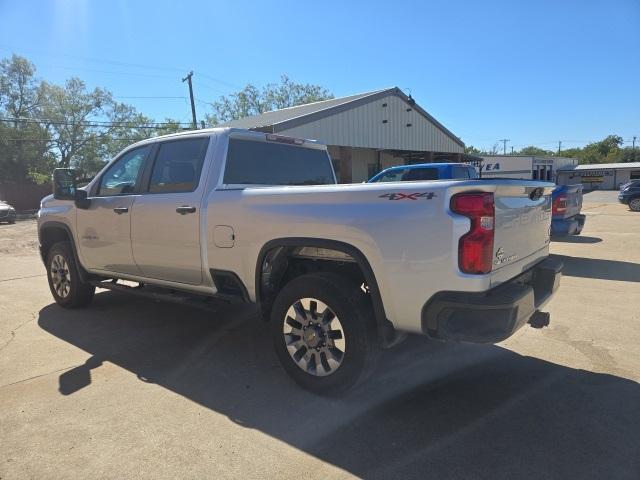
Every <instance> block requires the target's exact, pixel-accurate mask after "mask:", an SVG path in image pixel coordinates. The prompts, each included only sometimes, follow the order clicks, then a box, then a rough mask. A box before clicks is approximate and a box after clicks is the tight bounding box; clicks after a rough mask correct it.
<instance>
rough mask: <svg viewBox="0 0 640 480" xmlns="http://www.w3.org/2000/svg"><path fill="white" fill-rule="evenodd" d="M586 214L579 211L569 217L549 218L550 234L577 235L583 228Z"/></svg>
mask: <svg viewBox="0 0 640 480" xmlns="http://www.w3.org/2000/svg"><path fill="white" fill-rule="evenodd" d="M586 219H587V217H586V215H583V214H581V213H579V214H578V215H574V216H573V217H569V218H559V219H557V220H555V219H552V220H551V234H552V235H579V234H580V232H582V229H583V228H584V223H585V221H586Z"/></svg>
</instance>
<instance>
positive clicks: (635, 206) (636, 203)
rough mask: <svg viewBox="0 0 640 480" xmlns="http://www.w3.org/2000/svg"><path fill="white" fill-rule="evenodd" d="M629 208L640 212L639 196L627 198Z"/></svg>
mask: <svg viewBox="0 0 640 480" xmlns="http://www.w3.org/2000/svg"><path fill="white" fill-rule="evenodd" d="M629 209H630V210H631V211H632V212H640V197H634V198H632V199H631V200H629Z"/></svg>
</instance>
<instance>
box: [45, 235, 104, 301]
mask: <svg viewBox="0 0 640 480" xmlns="http://www.w3.org/2000/svg"><path fill="white" fill-rule="evenodd" d="M47 278H48V280H49V289H50V290H51V294H52V295H53V298H54V300H55V301H56V303H57V304H58V305H60V306H61V307H65V308H78V307H84V306H85V305H88V304H89V303H90V302H91V300H92V299H93V294H94V292H95V290H96V288H95V287H94V286H93V285H91V284H89V283H86V282H83V281H82V280H81V279H80V274H79V272H78V265H77V263H76V259H75V256H74V254H73V250H72V249H71V244H70V243H69V242H58V243H56V244H54V245H53V246H52V247H51V248H50V249H49V253H48V254H47Z"/></svg>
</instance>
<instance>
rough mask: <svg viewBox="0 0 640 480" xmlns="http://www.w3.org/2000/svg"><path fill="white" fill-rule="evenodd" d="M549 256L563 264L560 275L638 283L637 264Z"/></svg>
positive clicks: (639, 271) (639, 270) (639, 272)
mask: <svg viewBox="0 0 640 480" xmlns="http://www.w3.org/2000/svg"><path fill="white" fill-rule="evenodd" d="M551 256H552V257H555V258H558V259H560V260H562V263H563V264H564V267H563V268H562V275H566V276H568V277H584V278H598V279H600V280H618V281H622V282H640V264H638V263H633V262H622V261H620V260H605V259H602V258H587V257H570V256H568V255H551Z"/></svg>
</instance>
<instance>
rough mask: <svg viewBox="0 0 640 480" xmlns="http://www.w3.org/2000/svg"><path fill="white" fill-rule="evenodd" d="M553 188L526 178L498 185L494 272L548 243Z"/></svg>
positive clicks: (495, 196) (496, 191)
mask: <svg viewBox="0 0 640 480" xmlns="http://www.w3.org/2000/svg"><path fill="white" fill-rule="evenodd" d="M553 188H554V185H552V184H549V183H546V182H536V181H523V180H520V181H518V182H513V183H511V182H510V183H508V184H500V185H498V186H497V188H496V190H495V193H494V198H495V215H496V218H495V237H494V243H493V271H494V272H495V271H497V270H499V269H501V268H503V267H505V266H508V265H513V264H515V263H518V262H520V261H524V260H525V259H527V258H528V257H530V256H531V255H533V254H535V253H536V252H539V251H540V250H541V249H543V248H545V247H547V246H548V244H549V232H550V229H551V192H552V191H553ZM524 263H526V262H524Z"/></svg>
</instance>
